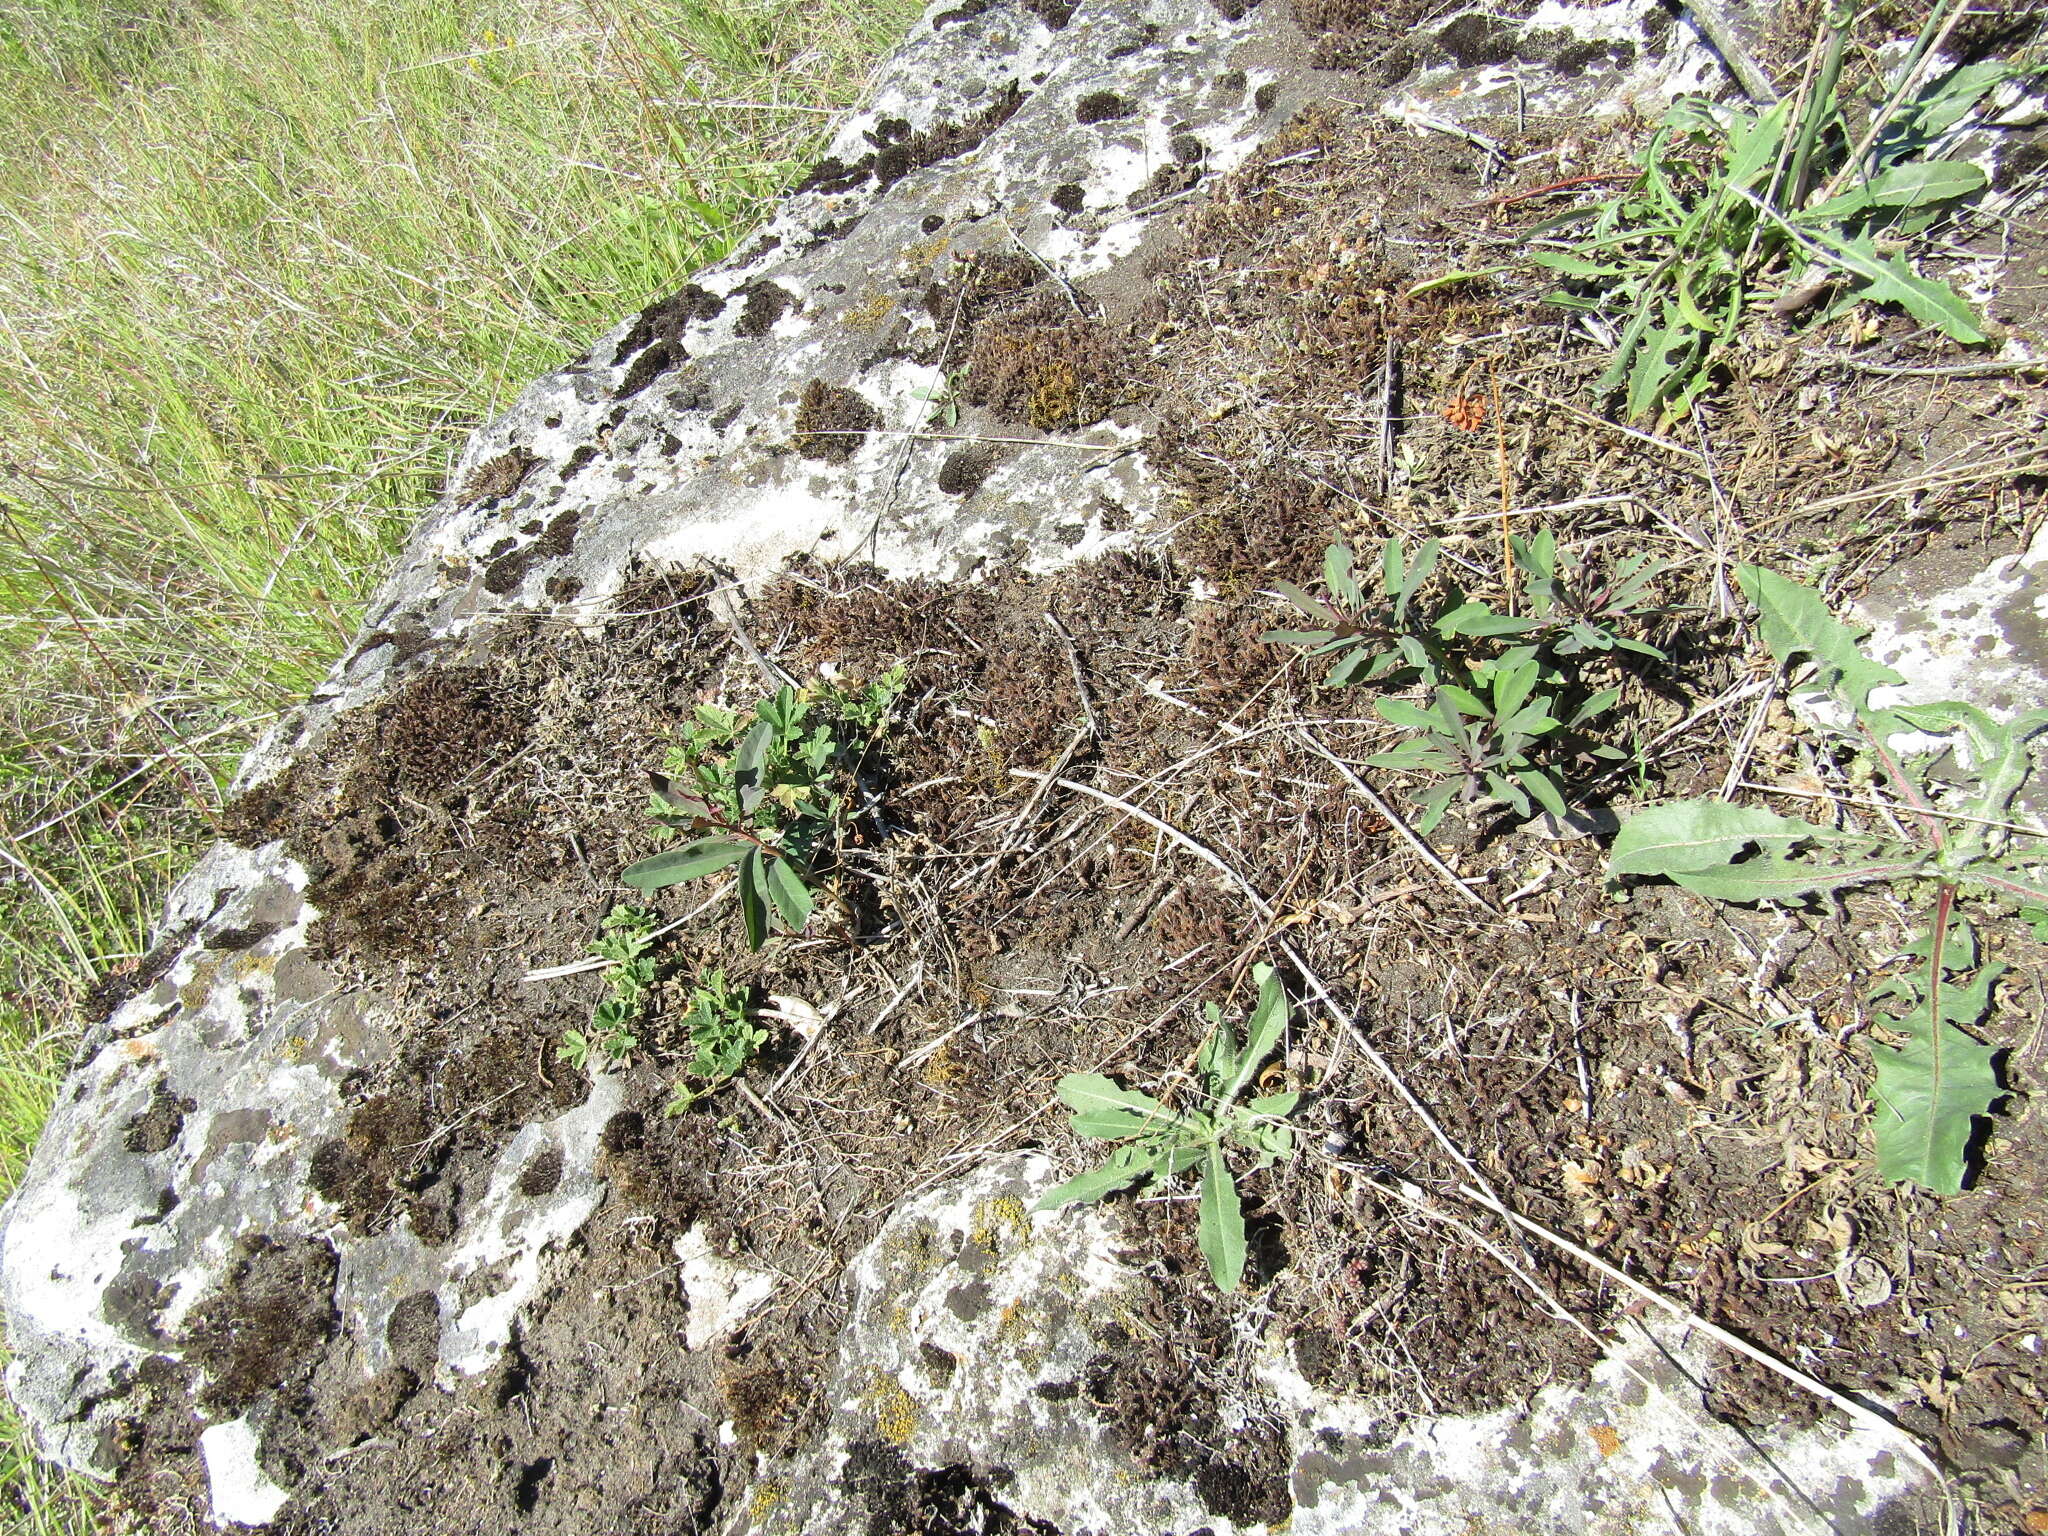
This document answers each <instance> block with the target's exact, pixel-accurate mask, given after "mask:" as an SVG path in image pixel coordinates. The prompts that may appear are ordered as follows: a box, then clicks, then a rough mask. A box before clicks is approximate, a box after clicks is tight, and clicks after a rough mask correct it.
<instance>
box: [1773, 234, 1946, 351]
mask: <svg viewBox="0 0 2048 1536" xmlns="http://www.w3.org/2000/svg"><path fill="white" fill-rule="evenodd" d="M1766 212H1767V214H1768V216H1769V217H1770V218H1771V219H1773V220H1775V221H1776V222H1778V223H1780V224H1783V223H1784V220H1782V219H1780V218H1778V216H1777V215H1776V214H1775V213H1769V211H1768V210H1766ZM1787 227H1788V228H1789V227H1791V226H1787ZM1803 233H1804V234H1805V236H1806V238H1807V239H1809V240H1812V241H1813V242H1814V243H1815V244H1817V245H1818V246H1820V248H1821V249H1822V250H1823V251H1825V252H1826V259H1827V260H1829V261H1831V262H1832V263H1834V265H1836V266H1838V267H1840V268H1842V269H1843V270H1844V271H1846V272H1849V273H1852V274H1854V275H1855V276H1857V277H1860V278H1862V279H1863V281H1864V285H1865V286H1864V289H1863V292H1862V294H1861V297H1863V298H1866V299H1874V300H1876V301H1877V302H1878V303H1880V304H1896V305H1898V306H1899V307H1900V308H1901V309H1903V310H1905V311H1906V313H1907V314H1909V315H1911V316H1912V317H1913V318H1914V319H1915V320H1918V321H1919V322H1920V323H1921V324H1922V325H1931V326H1934V327H1935V328H1936V329H1937V330H1939V331H1940V332H1941V333H1942V334H1943V335H1945V336H1947V337H1949V338H1951V339H1952V340H1955V341H1960V342H1964V343H1976V342H1981V341H1984V340H1986V339H1987V338H1986V337H1985V335H1984V332H1983V331H1982V330H1981V329H1979V327H1978V325H1977V312H1976V311H1975V310H1973V309H1971V308H1970V305H1969V301H1968V300H1966V299H1965V298H1964V297H1963V296H1962V295H1961V294H1959V293H1957V292H1956V291H1955V290H1954V289H1953V288H1951V287H1949V286H1948V284H1946V283H1937V282H1935V281H1934V280H1933V279H1932V278H1926V277H1922V276H1920V274H1919V273H1917V272H1915V271H1914V270H1913V269H1912V267H1910V266H1909V265H1907V262H1906V257H1905V253H1904V252H1898V253H1895V254H1893V255H1891V256H1879V255H1878V253H1877V246H1876V244H1875V242H1874V241H1873V240H1872V239H1871V237H1870V236H1868V235H1860V236H1852V235H1841V234H1838V233H1836V232H1835V231H1834V230H1833V229H1830V228H1816V229H1808V230H1805V231H1803Z"/></svg>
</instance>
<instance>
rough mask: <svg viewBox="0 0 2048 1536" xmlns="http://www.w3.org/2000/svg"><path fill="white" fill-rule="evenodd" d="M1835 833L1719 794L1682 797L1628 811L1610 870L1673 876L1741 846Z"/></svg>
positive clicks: (1713, 862)
mask: <svg viewBox="0 0 2048 1536" xmlns="http://www.w3.org/2000/svg"><path fill="white" fill-rule="evenodd" d="M1838 836H1839V834H1837V833H1835V832H1833V831H1830V830H1829V829H1828V828H1826V827H1817V826H1815V825H1813V823H1811V822H1807V821H1800V820H1799V819H1798V818H1796V817H1793V816H1779V815H1777V814H1775V813H1774V812H1771V811H1762V810H1756V809H1753V808H1752V807H1749V806H1744V805H1725V804H1723V803H1722V802H1721V801H1719V800H1680V801H1678V802H1676V803H1675V804H1672V805H1660V806H1655V807H1653V808H1651V809H1650V810H1647V811H1639V812H1637V813H1636V814H1635V815H1633V816H1631V817H1630V818H1629V819H1628V820H1627V821H1626V822H1625V823H1623V825H1622V828H1621V830H1620V831H1619V832H1617V833H1616V834H1615V836H1614V845H1613V847H1612V848H1611V849H1610V850H1609V852H1608V860H1607V872H1608V873H1609V874H1611V875H1666V876H1677V875H1681V874H1685V873H1688V872H1690V871H1694V870H1704V869H1714V868H1718V867H1719V866H1721V865H1724V864H1729V863H1732V862H1733V861H1734V860H1735V858H1737V857H1738V856H1739V855H1740V854H1741V853H1743V851H1744V850H1746V849H1748V848H1751V847H1759V848H1763V849H1765V850H1767V851H1768V850H1777V851H1783V850H1786V849H1789V848H1791V847H1793V846H1794V845H1795V844H1798V843H1801V842H1808V841H1817V842H1826V841H1832V840H1835V839H1836V838H1838Z"/></svg>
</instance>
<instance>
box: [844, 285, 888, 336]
mask: <svg viewBox="0 0 2048 1536" xmlns="http://www.w3.org/2000/svg"><path fill="white" fill-rule="evenodd" d="M895 312H896V301H895V300H894V299H892V298H890V297H889V295H888V294H886V293H871V294H869V295H868V296H867V297H866V298H864V299H862V300H861V301H860V302H859V303H857V304H852V305H849V306H847V308H846V309H844V310H842V311H841V312H840V315H839V321H840V324H842V325H849V326H852V327H853V328H854V329H855V330H857V331H871V330H873V329H874V328H875V327H876V326H878V325H880V324H881V323H882V322H883V321H884V320H886V319H888V318H889V316H890V315H892V314H894V313H895Z"/></svg>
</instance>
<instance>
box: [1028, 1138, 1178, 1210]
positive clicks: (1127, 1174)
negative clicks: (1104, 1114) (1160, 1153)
mask: <svg viewBox="0 0 2048 1536" xmlns="http://www.w3.org/2000/svg"><path fill="white" fill-rule="evenodd" d="M1151 1174H1152V1168H1151V1166H1150V1165H1149V1163H1148V1162H1147V1161H1146V1160H1145V1158H1144V1157H1143V1156H1142V1155H1140V1154H1138V1152H1137V1149H1136V1148H1132V1147H1120V1148H1118V1149H1117V1151H1116V1152H1115V1153H1114V1154H1113V1155H1112V1156H1111V1157H1110V1159H1109V1161H1108V1162H1106V1163H1104V1164H1103V1165H1102V1166H1101V1167H1100V1168H1091V1169H1090V1170H1089V1171H1088V1172H1086V1173H1084V1174H1080V1175H1078V1176H1076V1177H1074V1178H1071V1179H1069V1180H1067V1182H1066V1183H1064V1184H1062V1185H1060V1186H1059V1187H1058V1188H1057V1189H1050V1190H1047V1191H1046V1192H1045V1193H1044V1194H1043V1195H1041V1196H1039V1199H1038V1204H1037V1206H1036V1207H1034V1209H1037V1210H1041V1211H1056V1210H1058V1209H1059V1208H1060V1207H1061V1206H1063V1205H1089V1204H1093V1203H1094V1202H1095V1201H1097V1200H1100V1199H1102V1198H1103V1197H1104V1196H1105V1195H1113V1194H1115V1193H1117V1192H1118V1191H1119V1190H1124V1189H1129V1188H1130V1187H1131V1186H1132V1185H1133V1184H1135V1183H1137V1182H1138V1181H1139V1180H1140V1179H1144V1178H1149V1177H1150V1176H1151Z"/></svg>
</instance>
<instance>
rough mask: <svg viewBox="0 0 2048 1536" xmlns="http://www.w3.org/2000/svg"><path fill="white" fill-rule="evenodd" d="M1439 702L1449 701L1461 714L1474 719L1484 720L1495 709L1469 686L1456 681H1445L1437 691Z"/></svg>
mask: <svg viewBox="0 0 2048 1536" xmlns="http://www.w3.org/2000/svg"><path fill="white" fill-rule="evenodd" d="M1436 696H1437V699H1438V700H1439V702H1447V703H1449V704H1450V706H1451V707H1452V708H1453V709H1455V710H1457V712H1458V713H1459V714H1461V715H1465V716H1467V717H1468V718H1470V719H1473V720H1484V719H1485V718H1486V717H1487V716H1489V715H1491V714H1492V713H1493V711H1492V710H1491V709H1490V708H1488V707H1487V704H1486V701H1485V700H1484V699H1482V698H1480V697H1479V695H1477V694H1476V693H1474V692H1472V690H1471V689H1469V688H1460V687H1459V686H1458V685H1457V684H1456V683H1445V684H1443V685H1442V686H1441V687H1439V688H1438V689H1437V691H1436Z"/></svg>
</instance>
